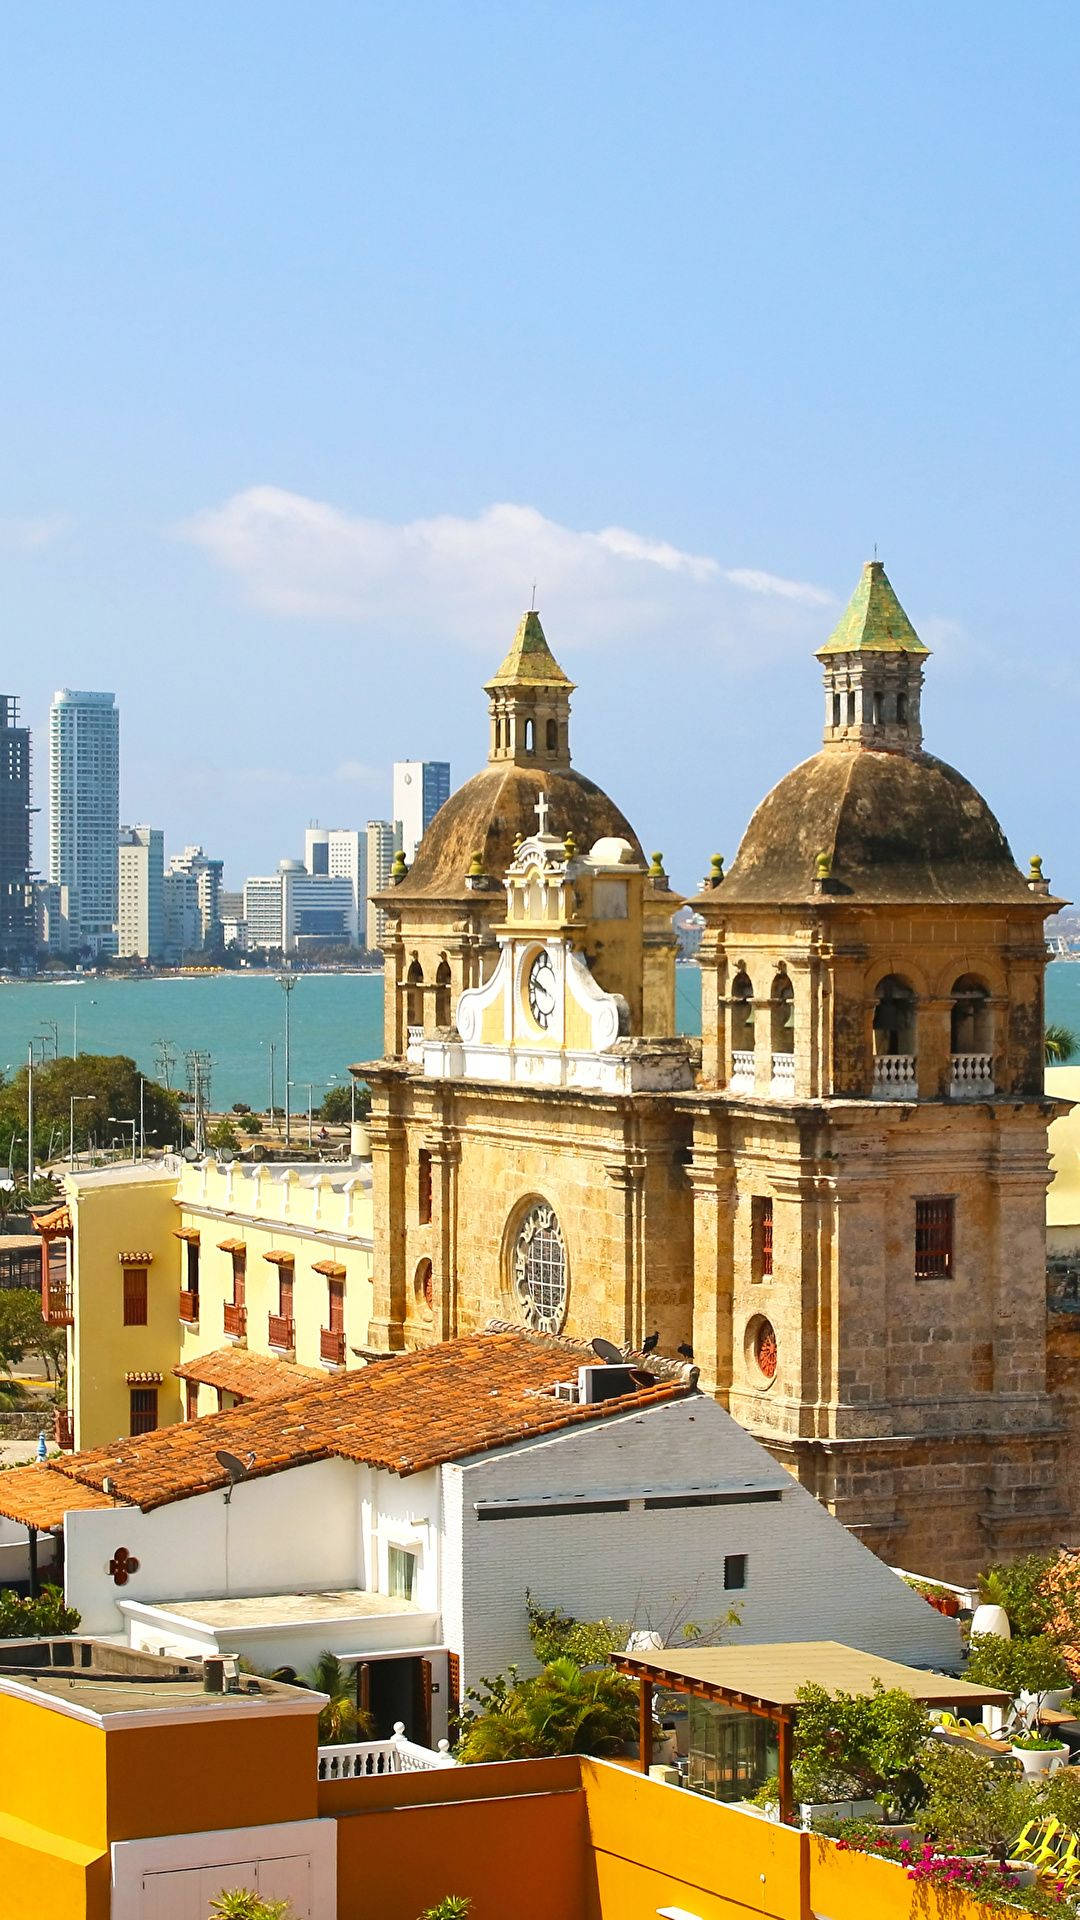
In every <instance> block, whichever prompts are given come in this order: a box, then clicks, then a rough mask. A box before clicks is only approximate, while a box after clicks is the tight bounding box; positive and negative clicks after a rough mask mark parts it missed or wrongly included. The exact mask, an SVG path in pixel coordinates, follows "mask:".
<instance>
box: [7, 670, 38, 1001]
mask: <svg viewBox="0 0 1080 1920" xmlns="http://www.w3.org/2000/svg"><path fill="white" fill-rule="evenodd" d="M33 944H34V908H33V901H32V898H31V893H30V729H29V727H20V725H19V702H18V699H17V698H16V696H15V695H14V694H13V693H0V965H4V966H13V965H17V964H18V962H19V961H20V960H21V959H23V958H24V957H25V956H26V955H27V954H28V953H29V952H30V950H31V948H32V947H33Z"/></svg>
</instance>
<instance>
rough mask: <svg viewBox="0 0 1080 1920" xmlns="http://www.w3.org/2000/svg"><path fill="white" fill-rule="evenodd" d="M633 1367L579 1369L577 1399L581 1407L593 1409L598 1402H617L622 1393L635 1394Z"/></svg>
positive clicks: (636, 1384) (636, 1389)
mask: <svg viewBox="0 0 1080 1920" xmlns="http://www.w3.org/2000/svg"><path fill="white" fill-rule="evenodd" d="M634 1371H635V1369H634V1368H633V1367H579V1368H578V1399H579V1400H580V1402H581V1404H582V1406H583V1407H594V1406H596V1404H597V1402H598V1401H600V1400H618V1399H619V1398H621V1396H622V1395H623V1394H624V1393H636V1392H637V1391H638V1382H637V1381H636V1380H635V1378H634Z"/></svg>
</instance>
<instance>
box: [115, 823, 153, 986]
mask: <svg viewBox="0 0 1080 1920" xmlns="http://www.w3.org/2000/svg"><path fill="white" fill-rule="evenodd" d="M118 855H119V859H118V869H119V873H118V878H119V906H118V913H117V940H116V951H117V953H118V954H119V956H120V957H121V959H123V958H125V957H132V958H136V959H139V960H160V958H161V955H162V952H163V950H164V946H165V899H164V879H165V836H164V834H163V833H162V832H161V829H160V828H159V827H121V829H120V835H119V841H118Z"/></svg>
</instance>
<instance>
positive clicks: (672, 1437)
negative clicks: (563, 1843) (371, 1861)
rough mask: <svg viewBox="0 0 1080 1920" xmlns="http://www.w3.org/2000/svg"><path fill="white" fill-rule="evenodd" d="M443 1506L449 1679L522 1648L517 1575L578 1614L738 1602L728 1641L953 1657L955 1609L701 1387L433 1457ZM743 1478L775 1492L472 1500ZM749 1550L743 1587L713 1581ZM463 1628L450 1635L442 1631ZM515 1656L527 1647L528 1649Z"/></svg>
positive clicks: (711, 1614)
mask: <svg viewBox="0 0 1080 1920" xmlns="http://www.w3.org/2000/svg"><path fill="white" fill-rule="evenodd" d="M444 1476H445V1482H446V1492H445V1496H444V1497H445V1505H446V1510H447V1515H448V1523H447V1524H448V1527H449V1526H450V1525H451V1521H450V1515H451V1514H452V1513H454V1512H455V1511H456V1512H457V1513H459V1514H460V1521H457V1520H456V1519H455V1520H454V1521H453V1523H452V1524H453V1525H454V1526H455V1527H456V1526H457V1525H458V1524H460V1527H461V1535H462V1553H461V1559H460V1565H461V1569H462V1581H461V1590H460V1592H458V1591H457V1590H456V1587H455V1568H456V1565H457V1564H458V1562H457V1560H456V1556H451V1555H448V1556H447V1569H446V1580H445V1588H444V1631H445V1633H446V1639H447V1644H448V1645H449V1646H452V1647H460V1650H461V1652H462V1656H463V1672H462V1684H463V1685H465V1686H472V1685H475V1683H476V1681H477V1680H478V1679H479V1678H481V1677H483V1676H491V1675H493V1674H496V1673H499V1672H501V1671H503V1670H504V1669H505V1668H506V1666H507V1665H508V1664H509V1663H510V1662H511V1661H517V1662H519V1663H521V1662H522V1659H523V1654H524V1652H525V1648H526V1647H527V1644H528V1643H527V1627H526V1614H525V1589H526V1587H528V1588H530V1590H531V1591H532V1593H533V1596H534V1598H535V1599H536V1600H537V1601H538V1602H539V1603H540V1604H541V1605H543V1606H546V1607H555V1606H558V1607H561V1608H565V1610H566V1611H567V1612H569V1613H572V1614H574V1615H576V1616H577V1617H578V1618H582V1619H596V1618H598V1617H606V1618H611V1619H614V1620H618V1621H622V1620H627V1619H629V1620H631V1621H632V1622H633V1623H634V1624H635V1625H636V1626H639V1627H646V1626H651V1627H653V1628H655V1629H656V1630H657V1631H661V1632H664V1634H665V1638H671V1639H677V1638H678V1637H679V1635H680V1634H681V1629H682V1625H683V1623H684V1622H686V1621H693V1622H695V1623H697V1624H698V1625H702V1624H704V1623H708V1622H715V1621H720V1620H722V1619H724V1618H725V1617H726V1615H727V1612H728V1610H729V1608H730V1607H731V1606H732V1605H734V1606H736V1607H737V1608H738V1611H739V1614H740V1620H741V1624H740V1626H739V1627H738V1628H736V1629H726V1630H725V1632H724V1636H723V1637H724V1638H725V1639H729V1638H730V1639H733V1640H745V1641H755V1640H826V1639H827V1640H840V1641H844V1642H846V1643H847V1644H849V1645H851V1646H856V1647H862V1648H865V1649H866V1650H867V1651H868V1652H871V1653H879V1654H882V1655H885V1656H887V1657H888V1658H890V1659H895V1660H903V1661H912V1662H915V1663H917V1664H920V1665H930V1666H940V1665H943V1664H944V1665H946V1666H947V1665H954V1664H955V1663H956V1662H957V1660H958V1658H959V1654H960V1639H959V1631H958V1628H957V1625H956V1622H955V1621H951V1620H946V1619H945V1618H944V1617H943V1616H942V1615H941V1614H938V1613H935V1611H934V1609H933V1608H931V1607H928V1606H927V1604H926V1602H925V1601H924V1600H922V1599H920V1597H919V1596H918V1595H917V1594H915V1593H913V1592H912V1591H911V1590H910V1588H908V1587H907V1586H905V1585H904V1583H903V1581H901V1580H899V1579H898V1578H897V1576H896V1575H895V1574H893V1573H892V1572H890V1571H889V1569H888V1568H887V1567H885V1566H884V1565H883V1564H882V1562H881V1561H880V1560H878V1559H877V1557H876V1556H875V1555H874V1554H872V1553H870V1552H869V1551H868V1550H867V1549H866V1548H865V1547H863V1546H861V1545H860V1543H859V1542H858V1540H856V1539H855V1537H854V1536H853V1535H852V1534H850V1533H847V1532H846V1531H845V1529H844V1528H843V1527H841V1526H840V1525H839V1523H838V1522H837V1521H835V1520H834V1519H833V1518H832V1517H831V1515H830V1514H829V1513H827V1512H826V1510H825V1509H824V1508H823V1507H822V1506H820V1505H819V1503H818V1502H817V1501H816V1500H815V1499H814V1498H813V1496H812V1495H811V1494H809V1493H807V1492H806V1491H805V1489H803V1488H802V1487H800V1486H798V1485H797V1484H795V1483H794V1482H793V1481H792V1479H791V1478H790V1476H789V1475H788V1474H786V1473H785V1472H784V1471H783V1469H782V1468H780V1467H778V1466H777V1465H776V1464H775V1462H773V1461H772V1460H770V1459H769V1458H768V1456H767V1455H766V1454H765V1453H764V1450H763V1449H762V1448H760V1447H759V1446H758V1445H757V1444H756V1443H755V1442H754V1441H753V1440H751V1439H750V1437H749V1436H748V1435H747V1434H745V1433H744V1432H743V1431H742V1430H741V1429H740V1428H739V1427H738V1426H737V1424H736V1423H735V1422H734V1421H733V1420H732V1419H731V1418H730V1416H729V1415H728V1414H726V1413H724V1412H723V1410H722V1409H721V1408H720V1407H718V1406H717V1405H716V1404H715V1402H714V1401H712V1400H707V1399H704V1398H698V1399H694V1400H692V1401H689V1402H675V1403H673V1404H672V1405H670V1406H668V1407H664V1408H657V1409H655V1410H654V1411H652V1412H650V1413H649V1414H647V1415H627V1416H625V1417H622V1418H613V1419H611V1420H609V1421H606V1422H604V1423H603V1424H602V1425H598V1426H595V1427H590V1428H588V1429H584V1428H579V1429H571V1430H569V1431H568V1432H566V1433H563V1434H561V1435H557V1436H555V1437H553V1438H551V1439H548V1440H544V1441H536V1442H529V1443H526V1444H523V1445H522V1446H519V1447H517V1448H515V1449H514V1450H513V1451H511V1452H508V1453H504V1454H500V1455H496V1456H491V1457H481V1458H480V1459H478V1460H477V1461H475V1462H474V1463H473V1464H470V1465H467V1466H464V1467H448V1468H445V1469H444ZM746 1481H750V1482H751V1483H752V1484H753V1486H754V1487H756V1488H762V1487H774V1488H777V1489H779V1490H780V1491H781V1494H782V1497H781V1499H780V1500H779V1501H777V1502H769V1503H762V1504H754V1505H738V1506H734V1505H733V1506H719V1507H684V1508H668V1509H660V1510H651V1511H646V1509H645V1508H644V1506H643V1505H641V1504H640V1502H638V1503H635V1502H634V1501H632V1502H631V1506H630V1510H629V1512H627V1513H588V1514H586V1513H582V1514H559V1515H557V1516H552V1517H551V1518H547V1519H544V1518H537V1517H535V1516H529V1517H525V1518H521V1519H503V1518H499V1519H489V1520H480V1519H478V1517H477V1513H476V1503H477V1502H478V1501H486V1500H492V1499H498V1498H503V1497H516V1498H520V1497H522V1496H525V1497H526V1498H527V1497H528V1496H530V1495H531V1496H533V1497H534V1498H536V1499H539V1498H540V1497H542V1496H551V1495H566V1496H571V1495H574V1494H577V1495H579V1496H585V1497H586V1498H588V1499H592V1500H596V1499H602V1498H604V1497H605V1496H611V1497H615V1496H617V1495H620V1494H626V1493H628V1492H632V1491H633V1490H634V1489H637V1490H639V1492H641V1493H644V1492H646V1491H648V1492H650V1493H654V1492H655V1493H662V1492H664V1491H665V1490H670V1491H671V1492H676V1491H681V1492H685V1491H686V1490H687V1489H689V1488H695V1487H697V1488H703V1489H704V1488H710V1487H712V1488H716V1487H725V1486H727V1487H732V1486H733V1487H738V1486H739V1485H740V1484H741V1483H744V1482H746ZM736 1553H739V1554H741V1553H745V1554H747V1556H748V1585H747V1586H746V1587H745V1588H744V1589H742V1590H741V1591H734V1592H732V1591H725V1589H724V1559H725V1556H726V1555H727V1554H736ZM457 1634H460V1635H461V1638H460V1640H459V1639H456V1638H455V1635H457ZM526 1658H528V1656H526Z"/></svg>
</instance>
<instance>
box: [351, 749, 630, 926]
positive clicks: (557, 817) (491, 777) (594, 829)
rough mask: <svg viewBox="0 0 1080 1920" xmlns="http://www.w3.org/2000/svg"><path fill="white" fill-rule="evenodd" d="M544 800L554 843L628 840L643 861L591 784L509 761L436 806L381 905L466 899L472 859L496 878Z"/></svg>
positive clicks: (619, 817)
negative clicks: (402, 875) (409, 862)
mask: <svg viewBox="0 0 1080 1920" xmlns="http://www.w3.org/2000/svg"><path fill="white" fill-rule="evenodd" d="M541 793H545V794H546V795H547V800H548V830H549V832H551V833H556V834H558V835H559V837H560V839H562V838H563V837H564V836H565V835H566V834H567V833H572V834H573V836H574V839H575V840H576V842H577V846H578V850H579V852H581V853H587V852H588V850H589V848H590V847H591V846H592V845H593V844H594V842H595V841H597V840H601V839H605V838H611V837H614V838H617V839H621V840H628V841H629V843H630V846H631V848H632V849H633V853H634V857H635V859H637V860H644V855H643V853H642V851H641V845H640V842H639V840H638V837H637V835H636V833H635V832H634V830H633V828H632V827H631V825H630V823H629V821H628V820H627V819H626V817H625V815H623V814H622V813H620V811H619V809H618V807H617V806H616V805H615V802H614V801H613V800H609V799H608V796H607V794H606V793H604V792H603V791H602V789H601V788H600V787H598V786H597V785H596V784H595V782H594V781H592V780H587V779H586V778H585V776H584V774H581V773H577V772H575V770H574V769H573V768H572V767H568V768H565V769H562V770H560V769H557V768H554V767H550V766H548V767H535V768H533V767H522V766H518V765H515V764H514V762H512V761H504V762H499V763H496V764H493V765H488V766H486V767H484V768H483V769H482V770H481V772H479V773H477V774H474V775H473V778H472V779H471V780H467V781H466V782H465V785H464V786H463V787H459V788H458V790H457V792H456V793H452V794H451V795H450V798H449V800H447V801H446V802H445V804H444V805H443V806H441V807H440V808H439V811H438V813H437V814H436V815H435V818H434V820H433V821H432V823H431V825H430V827H429V828H428V830H427V832H426V833H425V835H424V837H423V839H422V840H421V842H420V845H419V847H418V849H417V854H416V859H415V861H414V862H413V865H412V867H411V868H410V870H409V872H408V874H407V876H406V878H405V879H404V880H402V881H401V882H400V883H399V884H398V885H397V886H396V887H393V888H389V889H387V892H386V893H385V894H384V895H383V898H384V899H385V900H386V901H387V903H388V904H396V903H397V902H398V901H403V900H408V899H409V898H410V897H411V898H416V896H418V895H424V896H425V897H427V898H432V899H462V898H468V897H469V895H468V890H467V889H466V886H465V876H466V874H467V873H468V871H469V866H470V863H471V861H472V857H473V854H474V853H479V855H480V859H481V863H482V865H483V869H484V872H485V873H486V874H488V875H489V876H490V877H491V878H492V879H494V880H501V879H502V877H503V874H504V873H505V872H506V869H507V867H508V866H509V865H510V862H511V861H512V859H513V857H514V841H515V840H516V839H517V837H518V835H519V834H520V835H521V837H522V839H527V838H528V837H529V835H530V834H533V833H535V832H536V830H537V816H536V803H537V800H538V798H539V796H540V794H541Z"/></svg>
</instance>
